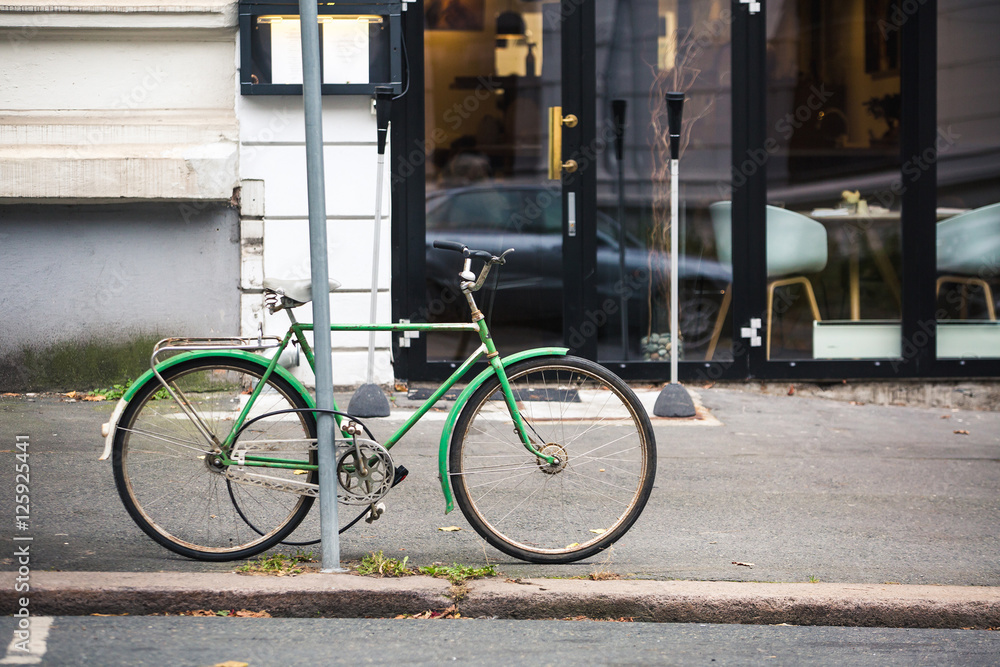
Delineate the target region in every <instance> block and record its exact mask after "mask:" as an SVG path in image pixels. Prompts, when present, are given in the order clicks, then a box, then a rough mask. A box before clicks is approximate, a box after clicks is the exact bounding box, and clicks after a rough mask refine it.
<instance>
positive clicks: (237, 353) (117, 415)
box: [99, 350, 316, 461]
mask: <svg viewBox="0 0 1000 667" xmlns="http://www.w3.org/2000/svg"><path fill="white" fill-rule="evenodd" d="M209 357H215V358H225V359H243V360H246V361H250V362H253V363H255V364H257V365H258V366H260V367H261V370H262V371H263V370H265V369H266V368H267V366H268V364H270V363H271V360H270V359H265V358H264V357H261V356H259V355H256V354H251V353H250V352H245V351H243V350H196V351H193V352H182V353H181V354H177V355H174V356H172V357H170V358H169V359H167V360H166V361H164V362H163V363H160V364H157V365H156V370H157V371H159V372H160V373H162V372H163V371H164V370H166V369H168V368H172V367H173V366H176V365H177V364H181V363H184V362H185V361H190V360H192V359H200V358H209ZM272 373H274V374H276V375H278V376H280V377H281V378H282V379H283V380H286V381H287V382H288V383H289V384H290V385H292V387H294V388H295V390H296V391H297V392H299V394H300V395H301V396H302V399H303V400H304V401H305V402H306V405H308V406H309V407H311V408H312V407H316V401H314V400H313V397H312V396H311V395H310V394H309V391H308V390H307V389H306V388H305V387H304V386H303V385H302V383H301V382H299V381H298V380H297V379H296V378H295V376H293V375H292V374H291V373H289V372H288V370H286V369H285V368H284V367H283V366H280V365H278V366H275V368H274V370H273V371H272ZM147 382H155V383H156V384H159V383H160V381H159V380H157V379H156V376H155V375H153V370H152V369H150V370H148V371H146V372H145V373H143V374H142V375H140V376H139V377H138V378H137V379H136V381H135V382H133V383H132V385H131V386H130V387H129V388H128V390H127V391H126V392H125V395H124V396H122V397H121V400H119V401H118V404H117V405H116V406H115V409H114V412H112V413H111V418H110V419H109V420H108V421H107V423H104V424H101V435H103V436H104V452H103V453H102V454H101V458H100V459H99V460H101V461H105V460H107V459H108V457H110V456H111V447H112V445H113V444H114V441H115V432H116V431H117V430H118V420H120V419H121V417H122V413H123V412H125V408H126V407H128V404H129V402H130V401H131V400H132V398H133V397H135V395H136V394H137V393H138V392H139V390H140V389H141V388H142V387H143V386H145V384H146V383H147Z"/></svg>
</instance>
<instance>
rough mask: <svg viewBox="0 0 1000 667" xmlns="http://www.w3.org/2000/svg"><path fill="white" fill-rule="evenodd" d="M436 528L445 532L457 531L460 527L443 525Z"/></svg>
mask: <svg viewBox="0 0 1000 667" xmlns="http://www.w3.org/2000/svg"><path fill="white" fill-rule="evenodd" d="M438 530H440V531H442V532H445V533H455V532H458V531H460V530H462V529H461V528H459V527H458V526H445V527H443V528H438Z"/></svg>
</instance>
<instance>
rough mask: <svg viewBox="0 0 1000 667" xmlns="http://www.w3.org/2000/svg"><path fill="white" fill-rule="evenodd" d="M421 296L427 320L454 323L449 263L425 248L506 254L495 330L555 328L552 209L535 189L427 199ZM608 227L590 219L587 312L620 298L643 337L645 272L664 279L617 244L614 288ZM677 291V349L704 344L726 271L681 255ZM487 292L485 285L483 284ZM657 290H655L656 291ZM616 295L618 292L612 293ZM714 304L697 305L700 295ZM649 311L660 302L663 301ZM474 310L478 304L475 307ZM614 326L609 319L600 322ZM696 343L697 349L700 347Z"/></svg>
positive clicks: (613, 229) (501, 188)
mask: <svg viewBox="0 0 1000 667" xmlns="http://www.w3.org/2000/svg"><path fill="white" fill-rule="evenodd" d="M426 211H427V233H426V261H427V270H426V276H427V297H428V303H429V313H430V314H431V319H435V320H438V321H444V320H447V319H453V318H454V317H456V316H457V317H463V316H464V314H463V311H461V310H460V309H459V308H460V307H461V306H462V303H461V302H460V295H459V293H458V288H457V278H456V271H455V258H454V256H453V255H452V254H451V253H448V252H443V251H440V250H435V249H434V248H432V244H433V243H434V241H438V240H448V241H461V242H462V243H464V244H466V245H468V246H469V247H470V248H476V249H483V250H489V251H491V252H499V251H501V250H505V249H507V248H514V249H515V252H514V253H513V254H511V255H510V256H509V257H508V259H507V264H506V265H505V266H504V267H503V269H502V271H501V273H500V281H499V284H498V286H497V291H496V303H495V308H494V311H493V319H494V322H496V323H506V322H532V323H533V324H534V325H535V326H539V327H552V328H556V329H558V328H559V326H560V325H559V322H561V318H562V292H563V289H564V285H563V273H562V237H561V234H562V200H561V198H560V196H559V192H558V190H556V191H555V192H553V191H551V190H548V189H546V188H544V187H542V186H531V185H480V186H470V187H461V188H453V189H448V190H440V191H436V192H429V193H428V194H427V209H426ZM618 239H619V226H618V221H617V220H615V219H613V218H611V217H610V216H608V215H605V214H604V213H601V212H600V211H598V212H597V292H598V301H597V306H596V307H597V308H600V307H601V304H603V303H604V302H605V301H606V300H607V299H612V300H613V301H614V302H615V303H616V304H617V302H618V298H619V294H621V293H624V294H625V295H626V296H627V298H628V308H629V320H630V324H631V325H632V326H633V327H639V328H641V329H643V330H644V329H645V328H646V326H647V321H648V303H649V300H648V291H649V285H650V273H651V269H652V271H653V272H655V275H657V276H658V278H657V280H660V278H659V276H663V277H666V276H668V275H669V266H670V263H669V259H668V256H667V255H666V254H665V253H663V252H660V251H658V250H652V251H650V250H648V249H647V248H646V247H645V246H644V244H643V243H642V242H641V241H640V240H639V239H637V238H635V237H634V236H631V235H627V236H626V248H625V275H626V277H625V279H624V280H622V279H621V275H620V269H619V253H618ZM678 271H679V274H680V280H681V284H680V290H681V312H680V315H681V331H682V332H683V335H684V340H685V343H686V346H698V345H700V344H703V343H706V342H707V341H708V339H709V338H710V336H711V329H712V324H713V323H714V316H715V314H716V313H717V312H718V307H719V303H718V302H719V297H718V295H719V293H720V291H721V290H724V289H725V287H726V285H727V284H728V283H729V281H730V280H731V271H730V270H729V269H728V267H725V266H723V265H721V264H719V263H718V262H716V261H714V260H706V259H701V258H698V257H689V256H684V257H682V258H681V261H680V266H679V267H678ZM488 286H491V284H490V283H488ZM664 288H665V285H664ZM622 290H624V292H622ZM706 292H708V293H712V294H714V296H712V297H706V296H704V295H705V293H706ZM653 303H654V304H657V303H659V304H664V305H665V303H666V298H665V295H664V294H660V293H659V292H657V293H656V294H654V295H653ZM481 305H482V304H481ZM610 321H611V322H615V321H618V318H617V315H615V316H612V317H611V318H610ZM702 339H704V340H702Z"/></svg>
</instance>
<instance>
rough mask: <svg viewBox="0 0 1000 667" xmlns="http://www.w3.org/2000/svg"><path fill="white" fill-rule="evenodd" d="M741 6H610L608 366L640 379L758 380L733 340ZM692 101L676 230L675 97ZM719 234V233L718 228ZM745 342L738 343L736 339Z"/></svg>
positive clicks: (599, 254)
mask: <svg viewBox="0 0 1000 667" xmlns="http://www.w3.org/2000/svg"><path fill="white" fill-rule="evenodd" d="M732 28H733V14H732V11H731V7H730V0H711V1H705V0H598V2H597V6H596V39H595V57H596V63H595V65H596V68H595V69H596V77H595V96H594V100H593V111H592V113H593V115H594V117H595V118H596V127H597V132H596V139H595V142H594V145H595V147H596V148H597V150H596V151H595V153H596V154H597V160H596V164H595V172H596V173H595V192H596V202H595V204H596V208H597V219H596V221H595V226H596V234H597V238H596V250H595V252H596V272H597V276H598V281H597V294H596V300H595V303H594V307H593V308H591V309H590V310H589V311H588V315H589V318H590V320H592V321H595V322H597V323H599V324H600V327H599V330H598V340H597V343H598V347H597V352H598V357H599V359H600V360H601V361H603V362H605V363H612V364H614V363H616V362H621V365H620V366H616V369H618V368H620V369H621V370H620V372H622V373H623V375H625V376H628V377H638V378H641V377H647V378H657V379H662V378H664V377H668V376H669V370H667V369H668V366H667V362H669V360H670V357H671V355H672V354H674V353H675V351H676V353H677V354H679V359H680V360H682V361H684V362H690V361H694V362H698V363H697V364H685V366H686V368H684V369H683V371H684V375H685V376H687V377H690V376H691V374H692V372H693V373H695V374H696V375H697V376H698V377H703V378H705V379H715V378H716V377H722V376H723V375H724V374H725V375H729V374H731V373H733V372H737V374H741V373H742V372H745V364H744V365H743V367H742V370H741V369H740V368H737V367H736V366H738V364H734V361H736V359H737V358H738V357H741V356H742V354H743V351H742V350H743V348H742V345H741V344H740V340H739V337H738V336H737V337H736V344H735V345H734V337H733V326H732V321H733V315H732V310H733V303H734V300H733V295H734V290H733V257H732V248H733V244H732V230H731V228H730V226H729V224H728V220H724V221H720V220H717V219H716V218H717V217H718V216H716V215H715V212H714V208H713V206H714V205H715V204H716V203H717V202H720V201H722V200H724V199H728V198H729V197H730V196H731V190H732V179H731V167H730V164H731V159H732V104H733V98H732V75H731V31H732ZM675 91H676V92H682V93H684V96H685V102H684V113H683V125H682V134H681V144H680V149H681V152H680V161H679V175H678V178H679V192H680V202H679V215H678V220H676V221H675V220H672V219H671V200H670V197H671V195H670V193H671V182H670V179H671V174H670V152H669V136H668V128H667V110H666V102H665V95H666V93H668V92H675ZM717 223H718V224H717ZM673 224H676V225H677V226H678V235H679V247H678V249H677V252H676V253H675V255H676V256H677V257H678V274H679V283H678V289H679V304H678V306H679V320H680V332H679V333H678V334H677V335H675V334H674V333H673V332H671V331H670V326H669V323H670V303H669V295H670V282H669V281H670V257H671V248H670V228H671V225H673ZM738 333H739V332H738V331H737V334H738Z"/></svg>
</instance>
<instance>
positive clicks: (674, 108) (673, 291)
mask: <svg viewBox="0 0 1000 667" xmlns="http://www.w3.org/2000/svg"><path fill="white" fill-rule="evenodd" d="M666 98H667V128H668V129H667V131H668V132H669V133H670V384H677V357H679V356H680V351H681V327H680V322H679V320H680V317H679V315H678V310H679V309H680V303H679V301H680V290H679V289H678V285H677V279H678V275H679V274H680V271H679V267H678V265H679V264H680V261H681V257H680V253H679V252H678V247H677V240H678V237H679V232H678V225H679V224H680V223H679V220H678V218H679V215H678V213H679V209H680V184H679V183H678V181H679V180H680V179H679V177H678V175H677V172H678V164H679V163H680V157H681V156H680V152H681V150H680V149H681V114H682V113H683V111H684V93H678V92H670V93H667V95H666Z"/></svg>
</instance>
